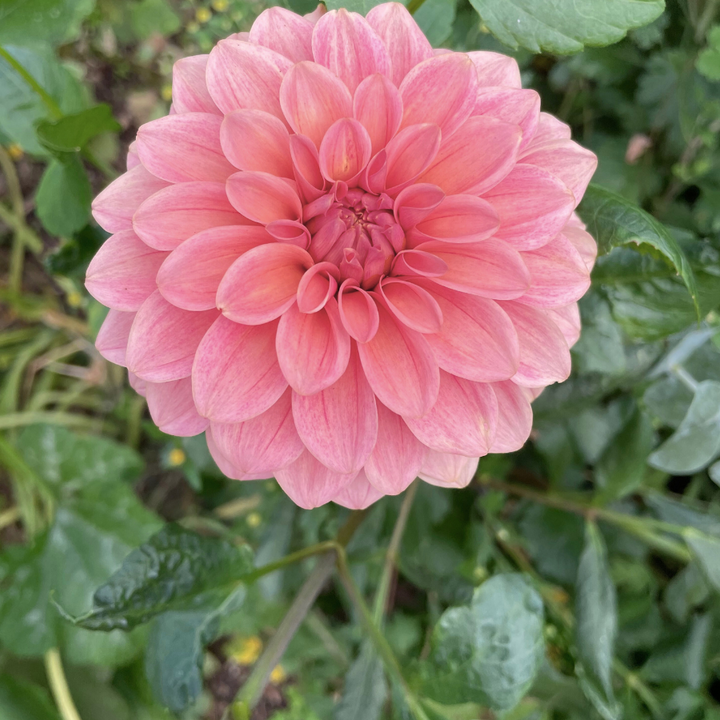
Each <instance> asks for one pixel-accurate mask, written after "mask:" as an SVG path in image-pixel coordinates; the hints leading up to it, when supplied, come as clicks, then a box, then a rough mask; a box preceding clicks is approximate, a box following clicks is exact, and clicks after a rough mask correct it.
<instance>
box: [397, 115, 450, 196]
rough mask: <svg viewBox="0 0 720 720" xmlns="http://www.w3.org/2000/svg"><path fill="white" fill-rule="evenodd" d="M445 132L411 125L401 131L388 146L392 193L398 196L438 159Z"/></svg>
mask: <svg viewBox="0 0 720 720" xmlns="http://www.w3.org/2000/svg"><path fill="white" fill-rule="evenodd" d="M440 139H441V132H440V128H439V127H438V126H437V125H433V124H428V125H410V126H409V127H406V128H404V129H403V130H401V131H400V132H399V133H398V134H397V135H396V136H395V137H394V138H393V139H392V140H391V141H390V142H389V143H388V146H387V168H388V169H387V179H386V185H387V188H388V193H389V194H391V195H397V194H398V193H399V191H400V190H402V189H403V188H404V187H405V186H406V185H407V184H408V183H410V182H412V181H413V180H415V178H417V177H418V175H420V173H422V172H423V170H425V168H427V167H428V166H429V165H430V163H432V161H433V160H434V159H435V156H436V155H437V153H438V149H439V148H440Z"/></svg>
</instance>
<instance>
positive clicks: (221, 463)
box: [205, 428, 272, 480]
mask: <svg viewBox="0 0 720 720" xmlns="http://www.w3.org/2000/svg"><path fill="white" fill-rule="evenodd" d="M205 441H206V442H207V446H208V450H209V451H210V455H212V459H213V460H214V461H215V464H216V465H217V466H218V469H219V470H220V472H221V473H222V474H223V475H224V476H225V477H227V478H230V479H231V480H263V479H265V478H267V477H270V476H271V475H272V472H262V473H258V474H255V475H248V474H247V473H244V472H243V471H242V470H241V469H240V468H236V467H235V466H234V465H233V464H232V463H231V462H230V461H229V460H228V459H227V458H226V457H225V456H224V455H223V454H222V453H221V452H220V448H218V446H217V443H216V442H215V439H214V438H213V436H212V432H211V431H210V428H208V429H207V430H206V431H205Z"/></svg>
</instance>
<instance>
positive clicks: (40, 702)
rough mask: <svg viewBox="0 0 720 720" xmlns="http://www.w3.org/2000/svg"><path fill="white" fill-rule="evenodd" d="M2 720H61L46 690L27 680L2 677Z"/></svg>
mask: <svg viewBox="0 0 720 720" xmlns="http://www.w3.org/2000/svg"><path fill="white" fill-rule="evenodd" d="M0 717H1V718H2V720H59V718H60V716H59V715H58V713H57V711H56V710H55V706H54V705H53V703H52V700H50V697H49V695H48V693H47V691H46V690H44V689H43V688H41V687H38V686H37V685H33V684H32V683H29V682H27V681H25V680H18V679H16V678H13V677H10V676H9V675H0Z"/></svg>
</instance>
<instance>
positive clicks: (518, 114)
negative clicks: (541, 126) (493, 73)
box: [473, 87, 540, 151]
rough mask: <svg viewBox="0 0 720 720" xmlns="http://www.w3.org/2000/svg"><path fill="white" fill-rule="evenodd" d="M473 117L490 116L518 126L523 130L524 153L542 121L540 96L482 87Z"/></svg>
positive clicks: (531, 91)
mask: <svg viewBox="0 0 720 720" xmlns="http://www.w3.org/2000/svg"><path fill="white" fill-rule="evenodd" d="M473 115H490V116H491V117H494V118H497V119H498V120H502V121H503V122H506V123H510V124H511V125H518V126H519V127H520V129H521V130H522V140H521V142H520V150H521V151H522V150H523V149H524V148H526V147H527V146H528V145H529V143H530V142H531V141H532V139H533V137H534V135H535V132H536V131H537V127H538V122H539V121H540V96H539V95H538V94H537V93H536V92H535V91H534V90H515V89H514V88H499V87H487V88H482V87H481V88H480V90H479V91H478V94H477V100H476V101H475V108H474V110H473Z"/></svg>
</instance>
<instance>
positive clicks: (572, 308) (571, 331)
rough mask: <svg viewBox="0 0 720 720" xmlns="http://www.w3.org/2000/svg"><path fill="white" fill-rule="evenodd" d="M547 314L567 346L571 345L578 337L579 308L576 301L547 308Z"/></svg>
mask: <svg viewBox="0 0 720 720" xmlns="http://www.w3.org/2000/svg"><path fill="white" fill-rule="evenodd" d="M546 312H547V314H548V316H549V317H550V319H551V320H552V321H553V323H554V324H555V325H557V326H558V327H559V328H560V332H561V333H562V334H563V337H564V338H565V342H566V343H567V344H568V347H570V348H571V347H572V346H573V345H574V344H575V343H576V342H577V341H578V340H579V339H580V308H579V307H578V304H577V303H570V304H569V305H562V306H561V307H555V308H548V309H547V310H546Z"/></svg>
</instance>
